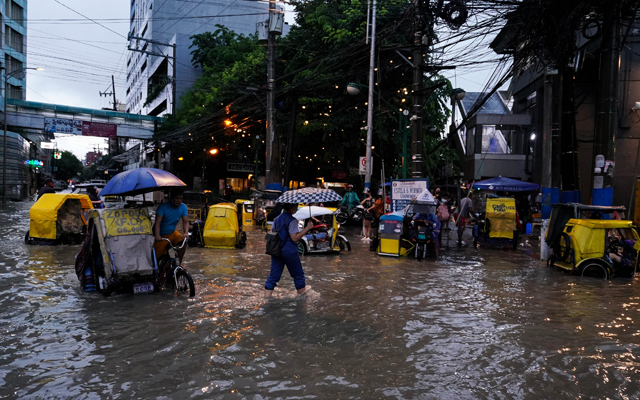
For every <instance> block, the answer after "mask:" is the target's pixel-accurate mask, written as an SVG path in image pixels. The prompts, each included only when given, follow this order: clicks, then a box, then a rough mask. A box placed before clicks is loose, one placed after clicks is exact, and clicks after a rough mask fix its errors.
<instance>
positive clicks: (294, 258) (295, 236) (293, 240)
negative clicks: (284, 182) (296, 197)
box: [264, 204, 313, 298]
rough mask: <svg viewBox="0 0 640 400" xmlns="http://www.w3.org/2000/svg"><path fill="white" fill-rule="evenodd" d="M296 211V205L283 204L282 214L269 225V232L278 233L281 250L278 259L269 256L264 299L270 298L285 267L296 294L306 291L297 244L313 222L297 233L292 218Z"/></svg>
mask: <svg viewBox="0 0 640 400" xmlns="http://www.w3.org/2000/svg"><path fill="white" fill-rule="evenodd" d="M297 209H298V205H297V204H283V206H282V210H283V212H282V214H280V215H279V216H278V217H276V219H274V220H273V225H271V231H272V232H278V236H280V245H281V246H282V249H281V250H280V255H279V256H278V257H275V256H271V273H270V274H269V277H268V278H267V282H266V283H265V285H264V297H265V298H269V297H271V295H272V294H273V289H275V287H276V286H278V281H280V277H281V276H282V271H284V266H285V265H286V266H287V269H288V270H289V275H291V278H292V279H293V283H294V285H295V287H296V290H297V291H298V294H302V293H304V292H305V290H306V287H305V286H306V285H305V279H304V270H303V269H302V263H301V262H300V256H299V255H298V244H297V242H298V240H300V239H301V238H302V237H303V236H304V235H305V234H306V233H307V232H309V230H310V229H311V228H313V222H311V220H310V221H309V222H308V223H307V226H305V227H304V229H303V230H302V231H298V220H297V219H295V218H293V215H292V214H293V213H294V212H296V210H297Z"/></svg>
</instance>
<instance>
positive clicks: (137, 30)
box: [126, 0, 269, 116]
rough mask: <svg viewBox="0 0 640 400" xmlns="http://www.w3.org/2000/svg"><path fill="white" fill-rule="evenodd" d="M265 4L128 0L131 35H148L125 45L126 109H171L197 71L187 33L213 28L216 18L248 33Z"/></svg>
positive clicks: (166, 111) (156, 113)
mask: <svg viewBox="0 0 640 400" xmlns="http://www.w3.org/2000/svg"><path fill="white" fill-rule="evenodd" d="M268 7H269V5H268V3H267V2H257V1H238V2H228V3H227V2H194V3H189V2H179V1H175V0H162V1H157V0H155V1H154V0H132V1H131V23H130V30H129V32H130V35H131V36H133V37H138V38H144V39H148V40H150V41H147V40H141V39H132V40H131V41H130V46H129V47H130V48H133V49H136V50H137V51H130V52H129V56H128V58H127V88H126V94H127V107H126V112H128V113H133V114H143V115H153V116H162V115H165V114H171V113H172V112H173V109H174V107H176V108H177V107H179V106H180V97H181V96H182V95H183V94H184V93H185V92H186V91H188V90H189V89H190V88H191V86H192V85H193V83H194V82H195V81H196V79H197V78H198V76H199V75H200V73H201V69H200V68H199V67H195V66H193V64H192V63H191V49H189V46H191V36H193V35H195V34H199V33H203V32H213V31H215V30H216V29H217V28H216V27H215V25H216V24H219V25H224V26H226V27H227V28H229V29H231V30H233V31H235V32H236V33H239V34H240V33H241V34H244V35H247V34H253V33H255V32H256V25H257V24H258V23H259V22H262V21H264V20H265V19H267V18H268V14H269V10H268ZM164 44H166V45H164ZM174 49H175V50H174ZM174 51H175V54H173V53H174ZM174 57H175V58H174ZM174 60H176V63H175V65H174ZM173 84H175V91H174V88H173V86H172V85H173ZM174 93H175V98H174Z"/></svg>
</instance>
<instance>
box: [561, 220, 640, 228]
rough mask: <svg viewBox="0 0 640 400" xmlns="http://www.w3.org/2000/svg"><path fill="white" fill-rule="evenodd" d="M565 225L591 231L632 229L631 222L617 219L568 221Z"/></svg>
mask: <svg viewBox="0 0 640 400" xmlns="http://www.w3.org/2000/svg"><path fill="white" fill-rule="evenodd" d="M567 225H582V226H585V227H587V228H591V229H615V228H621V229H622V228H634V227H635V226H634V225H633V221H629V220H619V219H574V218H572V219H570V220H569V222H567Z"/></svg>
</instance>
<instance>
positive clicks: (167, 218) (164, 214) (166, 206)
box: [153, 189, 189, 264]
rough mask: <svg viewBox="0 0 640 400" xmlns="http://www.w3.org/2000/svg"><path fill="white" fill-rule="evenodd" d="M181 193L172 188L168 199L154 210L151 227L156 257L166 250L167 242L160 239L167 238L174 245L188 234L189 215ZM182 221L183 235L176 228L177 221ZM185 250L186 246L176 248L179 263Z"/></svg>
mask: <svg viewBox="0 0 640 400" xmlns="http://www.w3.org/2000/svg"><path fill="white" fill-rule="evenodd" d="M182 199H183V195H182V191H181V190H175V189H174V190H172V191H171V194H170V195H169V201H168V202H167V203H162V204H160V205H159V206H158V210H157V211H156V223H155V226H154V228H153V234H154V236H155V239H156V243H155V249H156V257H158V258H159V257H160V256H161V255H163V254H164V253H166V250H167V244H166V243H165V242H164V241H163V240H162V239H163V238H166V239H169V240H170V241H171V243H172V244H173V245H174V246H175V245H177V244H179V243H181V242H182V241H183V240H184V238H185V237H188V236H189V215H188V212H187V206H186V205H185V204H183V203H182ZM180 221H182V229H183V231H184V236H183V235H181V234H180V232H178V231H177V230H176V227H177V225H178V222H180ZM186 250H187V246H182V247H181V248H180V249H179V250H178V257H179V258H180V264H182V258H183V257H184V253H185V251H186Z"/></svg>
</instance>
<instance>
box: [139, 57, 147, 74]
mask: <svg viewBox="0 0 640 400" xmlns="http://www.w3.org/2000/svg"><path fill="white" fill-rule="evenodd" d="M145 69H147V60H145V61H144V64H142V68H140V72H144V70H145Z"/></svg>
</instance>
